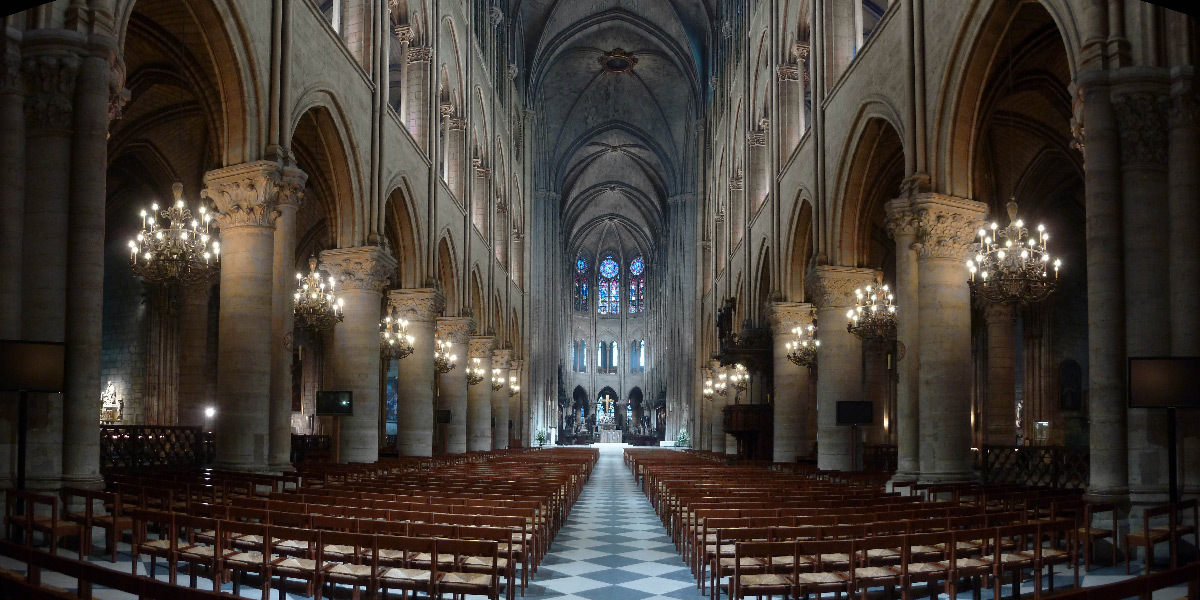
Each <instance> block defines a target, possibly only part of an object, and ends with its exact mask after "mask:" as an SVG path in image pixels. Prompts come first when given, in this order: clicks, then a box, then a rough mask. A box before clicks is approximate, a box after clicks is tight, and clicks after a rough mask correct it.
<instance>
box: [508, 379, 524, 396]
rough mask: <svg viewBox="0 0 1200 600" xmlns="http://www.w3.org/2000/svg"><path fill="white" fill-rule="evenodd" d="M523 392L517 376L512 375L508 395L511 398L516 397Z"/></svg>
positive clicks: (509, 380)
mask: <svg viewBox="0 0 1200 600" xmlns="http://www.w3.org/2000/svg"><path fill="white" fill-rule="evenodd" d="M520 392H521V386H520V385H518V384H517V376H516V375H510V376H509V378H508V395H509V397H512V396H516V395H517V394H519V393H520Z"/></svg>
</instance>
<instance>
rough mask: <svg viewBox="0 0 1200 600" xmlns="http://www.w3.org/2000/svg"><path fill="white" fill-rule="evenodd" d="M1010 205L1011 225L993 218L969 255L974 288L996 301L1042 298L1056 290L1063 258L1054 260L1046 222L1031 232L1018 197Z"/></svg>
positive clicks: (1038, 299)
mask: <svg viewBox="0 0 1200 600" xmlns="http://www.w3.org/2000/svg"><path fill="white" fill-rule="evenodd" d="M1006 208H1007V209H1008V226H1007V227H1005V228H1003V229H1000V228H999V226H998V224H997V223H995V222H993V223H992V225H991V228H990V231H989V230H988V229H983V228H981V229H980V230H979V241H978V242H977V243H976V247H975V254H974V256H972V257H971V258H969V259H967V270H968V271H969V272H970V273H971V291H973V292H975V293H976V294H978V295H979V296H980V297H981V298H983V299H984V300H986V301H988V302H991V303H993V304H1005V303H1012V304H1033V303H1037V302H1041V301H1042V300H1045V299H1046V298H1047V297H1049V296H1050V294H1051V293H1053V292H1054V288H1055V287H1056V286H1057V284H1058V269H1059V267H1061V266H1062V260H1061V259H1055V260H1054V262H1053V263H1051V262H1050V250H1049V247H1048V244H1049V241H1050V233H1049V232H1047V231H1046V226H1045V225H1038V226H1037V234H1036V235H1030V232H1029V230H1028V229H1026V228H1025V222H1024V221H1023V220H1021V219H1018V218H1017V201H1016V200H1015V199H1010V200H1009V201H1008V205H1007V207H1006ZM1051 265H1053V267H1054V277H1053V278H1051V277H1050V276H1049V267H1050V266H1051ZM976 275H978V277H976Z"/></svg>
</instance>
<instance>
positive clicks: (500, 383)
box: [492, 369, 504, 392]
mask: <svg viewBox="0 0 1200 600" xmlns="http://www.w3.org/2000/svg"><path fill="white" fill-rule="evenodd" d="M502 389H504V375H502V374H501V373H500V369H492V391H493V392H498V391H500V390H502Z"/></svg>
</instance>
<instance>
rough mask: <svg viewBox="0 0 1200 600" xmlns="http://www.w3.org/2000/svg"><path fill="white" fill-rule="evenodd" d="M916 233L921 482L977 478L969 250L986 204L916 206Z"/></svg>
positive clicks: (932, 197) (918, 201) (927, 199)
mask: <svg viewBox="0 0 1200 600" xmlns="http://www.w3.org/2000/svg"><path fill="white" fill-rule="evenodd" d="M912 208H913V210H914V211H915V213H916V217H917V220H918V222H919V229H918V232H917V240H916V242H917V281H918V283H917V294H918V300H917V338H918V339H919V340H921V347H920V350H919V351H918V354H917V357H916V358H917V361H918V362H919V363H920V365H921V367H920V369H921V376H920V383H919V384H918V393H919V394H920V403H921V405H920V408H919V410H920V414H921V415H925V417H924V418H925V419H926V420H927V421H929V422H928V423H926V424H925V425H924V426H922V427H921V441H922V443H921V476H920V480H921V481H923V482H941V481H963V480H967V479H970V478H972V477H973V476H974V475H973V474H972V465H971V397H970V390H971V383H972V371H973V369H972V366H971V290H970V287H968V285H967V276H966V274H965V270H966V267H965V266H964V265H965V263H964V261H965V260H966V256H967V252H968V251H969V250H970V247H971V244H972V243H973V241H974V239H975V232H976V231H977V229H978V227H979V225H980V224H981V223H982V222H983V217H984V215H985V214H986V213H987V205H986V204H983V203H982V202H975V201H972V200H964V199H961V198H954V197H951V196H944V195H938V194H922V195H920V196H918V197H916V198H913V200H912Z"/></svg>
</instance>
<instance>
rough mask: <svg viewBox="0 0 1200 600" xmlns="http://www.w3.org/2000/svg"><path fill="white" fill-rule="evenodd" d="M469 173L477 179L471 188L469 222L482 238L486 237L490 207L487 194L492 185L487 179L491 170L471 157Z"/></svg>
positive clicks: (489, 177)
mask: <svg viewBox="0 0 1200 600" xmlns="http://www.w3.org/2000/svg"><path fill="white" fill-rule="evenodd" d="M471 167H472V168H471V173H472V175H473V176H474V177H475V178H476V179H477V180H478V181H476V182H475V186H474V188H473V189H472V190H471V195H472V196H473V198H471V223H473V224H474V225H475V228H476V229H478V230H479V234H480V235H482V236H483V239H485V240H486V239H489V238H488V212H489V211H490V209H491V207H489V206H488V205H489V204H490V202H488V196H489V194H490V193H491V189H492V186H491V185H490V183H489V181H490V180H491V178H492V170H491V169H489V168H487V167H485V166H483V164H482V161H480V160H479V159H478V158H474V159H471Z"/></svg>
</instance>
